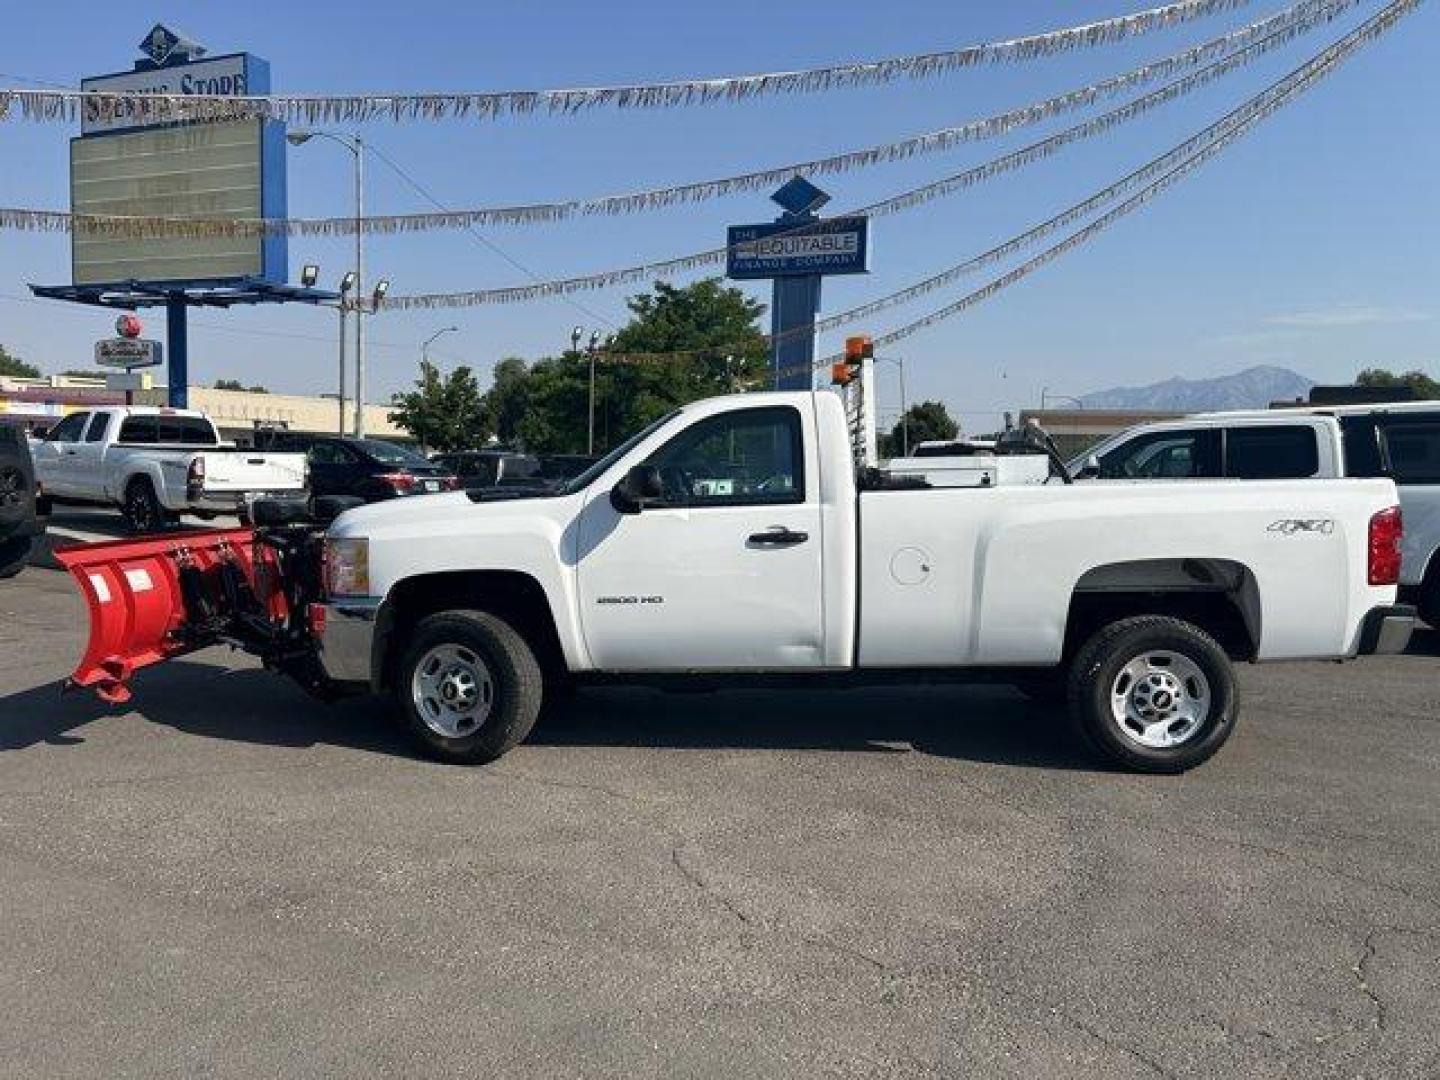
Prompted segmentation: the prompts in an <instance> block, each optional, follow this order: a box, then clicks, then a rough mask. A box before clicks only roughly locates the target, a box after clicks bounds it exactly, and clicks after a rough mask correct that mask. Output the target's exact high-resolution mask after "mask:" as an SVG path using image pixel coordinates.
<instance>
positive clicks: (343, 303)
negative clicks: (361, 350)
mask: <svg viewBox="0 0 1440 1080" xmlns="http://www.w3.org/2000/svg"><path fill="white" fill-rule="evenodd" d="M354 287H355V271H353V270H350V271H348V272H347V273H346V274H345V276H344V277H343V278H341V279H340V299H339V301H337V302H336V304H335V310H336V311H337V312H338V313H339V315H340V380H339V383H338V384H337V385H338V387H339V391H340V392H339V394H338V395H336V396H337V397H338V399H339V405H340V416H339V425H338V426H337V427H336V429H335V432H336V434H337V435H344V434H345V315H346V314H347V312H348V311H349V310H350V291H351V290H352V289H353V288H354Z"/></svg>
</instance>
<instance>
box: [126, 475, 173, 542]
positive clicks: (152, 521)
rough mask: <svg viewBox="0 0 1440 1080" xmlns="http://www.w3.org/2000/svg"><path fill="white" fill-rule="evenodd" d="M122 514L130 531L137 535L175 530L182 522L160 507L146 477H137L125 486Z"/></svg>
mask: <svg viewBox="0 0 1440 1080" xmlns="http://www.w3.org/2000/svg"><path fill="white" fill-rule="evenodd" d="M120 514H121V516H122V517H124V519H125V524H126V526H127V527H128V528H129V529H130V531H131V532H136V533H148V532H156V531H157V530H159V529H164V528H173V527H174V526H175V525H178V524H179V522H180V519H179V517H178V516H177V515H175V514H172V513H170V512H169V511H168V510H166V509H165V507H163V506H161V505H160V500H159V498H158V497H157V496H156V495H155V489H154V488H153V487H151V485H150V481H149V479H147V478H146V477H144V476H137V477H135V479H133V480H131V481H130V483H128V484H126V485H125V498H124V501H123V502H121V504H120Z"/></svg>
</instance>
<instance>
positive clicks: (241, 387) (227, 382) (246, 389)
mask: <svg viewBox="0 0 1440 1080" xmlns="http://www.w3.org/2000/svg"><path fill="white" fill-rule="evenodd" d="M215 389H216V390H235V391H239V392H240V393H247V394H268V393H269V392H270V390H269V389H268V388H267V387H264V386H260V385H259V384H256V385H255V386H246V385H245V384H244V383H242V382H241V381H240V380H239V379H216V380H215Z"/></svg>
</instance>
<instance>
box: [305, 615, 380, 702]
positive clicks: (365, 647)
mask: <svg viewBox="0 0 1440 1080" xmlns="http://www.w3.org/2000/svg"><path fill="white" fill-rule="evenodd" d="M381 603H382V601H380V600H379V599H376V598H373V597H364V596H362V597H356V598H354V599H346V600H336V601H333V602H331V603H328V604H314V605H312V608H311V617H310V625H311V627H313V628H314V630H315V645H316V648H317V649H318V651H319V653H320V666H321V667H322V668H324V669H325V674H326V675H327V676H328V677H329V678H330V679H331V681H333V682H337V683H366V684H368V683H369V682H370V675H371V664H372V657H373V650H374V646H375V630H376V623H377V620H378V619H379V616H380V605H381ZM317 609H318V610H317Z"/></svg>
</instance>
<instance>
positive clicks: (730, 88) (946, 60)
mask: <svg viewBox="0 0 1440 1080" xmlns="http://www.w3.org/2000/svg"><path fill="white" fill-rule="evenodd" d="M1250 2H1251V0H1179V2H1176V3H1170V4H1165V5H1163V6H1160V7H1155V8H1150V9H1148V10H1145V11H1138V12H1134V13H1132V14H1129V15H1118V16H1114V17H1112V18H1108V19H1102V20H1100V21H1098V22H1092V23H1086V24H1083V25H1080V26H1072V27H1067V28H1064V29H1060V30H1051V31H1048V32H1046V33H1041V34H1032V35H1028V36H1025V37H1018V38H1011V39H1009V40H1005V41H994V42H987V43H983V44H978V45H969V46H966V47H963V48H959V49H951V50H947V51H943V52H931V53H920V54H917V55H912V56H901V57H891V58H887V59H882V60H872V61H866V62H861V63H847V64H834V65H830V66H827V67H819V68H810V69H807V70H802V71H773V72H766V73H763V74H753V75H740V76H734V77H730V78H714V79H685V80H679V81H673V82H660V83H637V84H631V85H624V86H599V87H577V88H571V89H560V90H505V91H492V92H486V93H444V92H441V93H394V94H374V93H366V94H266V95H251V96H243V97H222V96H218V95H208V94H151V93H139V92H113V91H87V90H30V89H14V88H7V89H3V90H0V120H6V119H12V118H14V117H15V116H17V115H18V116H20V117H23V118H24V119H26V120H37V121H66V120H75V119H76V118H77V117H78V116H79V115H80V114H81V113H82V112H83V113H84V114H86V115H89V116H94V117H96V118H98V119H102V120H112V121H113V120H116V119H123V120H130V121H134V122H135V123H136V124H137V125H143V124H148V123H161V122H174V121H178V120H233V119H240V118H242V117H260V118H264V119H269V120H288V121H294V122H297V123H306V124H316V123H332V122H342V121H343V122H346V123H364V122H367V121H372V120H394V121H401V120H444V119H466V118H474V119H476V120H493V119H496V118H499V117H504V116H512V115H522V116H528V115H533V114H546V113H548V114H554V115H570V114H574V113H578V112H584V111H587V110H590V109H596V108H601V107H613V108H617V109H659V108H676V107H682V106H692V105H707V104H712V103H715V102H726V101H744V100H748V99H751V98H757V97H768V96H772V95H778V94H798V93H816V92H819V91H824V90H838V89H844V88H848V87H857V86H876V85H881V84H884V83H890V82H895V81H897V80H900V79H924V78H933V77H935V76H938V75H944V74H948V73H950V72H954V71H959V70H962V69H965V68H972V67H979V66H982V65H986V64H1001V63H1016V62H1021V61H1027V60H1034V59H1038V58H1042V57H1049V56H1054V55H1057V54H1059V53H1063V52H1070V51H1073V50H1075V49H1080V48H1092V47H1094V46H1097V45H1106V44H1109V43H1111V42H1115V41H1121V40H1123V39H1126V38H1131V37H1136V36H1139V35H1142V34H1147V33H1150V32H1152V31H1156V30H1164V29H1166V28H1169V27H1173V26H1178V25H1181V24H1183V23H1188V22H1193V21H1195V20H1197V19H1204V18H1208V17H1210V16H1212V15H1217V14H1221V13H1224V12H1227V11H1231V10H1233V9H1235V8H1240V7H1244V6H1245V5H1247V4H1249V3H1250Z"/></svg>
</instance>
